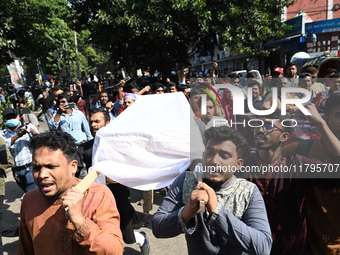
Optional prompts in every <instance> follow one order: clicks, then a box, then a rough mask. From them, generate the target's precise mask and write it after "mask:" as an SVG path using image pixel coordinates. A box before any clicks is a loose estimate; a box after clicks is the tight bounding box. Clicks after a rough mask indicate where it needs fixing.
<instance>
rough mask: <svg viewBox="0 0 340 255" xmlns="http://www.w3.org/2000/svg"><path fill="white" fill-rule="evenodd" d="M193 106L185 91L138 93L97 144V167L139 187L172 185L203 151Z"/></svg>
mask: <svg viewBox="0 0 340 255" xmlns="http://www.w3.org/2000/svg"><path fill="white" fill-rule="evenodd" d="M192 114H193V113H192V110H191V108H190V105H189V103H188V101H187V99H186V98H185V96H184V95H183V93H182V92H177V93H167V94H161V95H145V96H139V97H138V98H137V100H136V102H135V103H134V104H132V105H131V106H130V107H129V108H127V109H126V110H125V111H124V112H123V113H122V114H120V115H119V116H118V117H117V118H116V119H115V120H113V121H112V122H111V123H110V124H109V125H107V126H105V127H103V128H101V129H100V130H99V131H98V132H97V134H96V137H95V141H94V145H93V157H92V162H93V166H92V167H91V168H90V171H91V170H97V171H99V172H100V173H101V174H100V175H99V177H98V178H97V180H96V182H97V183H103V184H104V183H105V176H104V175H106V176H108V177H109V178H110V179H112V180H114V181H116V182H119V183H121V184H123V185H126V186H128V187H131V188H135V189H139V190H150V189H159V188H162V187H165V186H167V185H170V184H171V183H172V182H173V181H174V179H175V178H176V177H177V176H178V175H179V174H180V173H182V172H184V171H185V170H186V169H188V167H189V166H190V163H191V160H192V159H195V158H200V157H201V156H202V152H203V150H204V146H203V143H202V139H201V135H200V133H199V130H198V127H197V125H196V123H195V121H194V119H193V115H192Z"/></svg>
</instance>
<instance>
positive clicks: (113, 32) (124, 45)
mask: <svg viewBox="0 0 340 255" xmlns="http://www.w3.org/2000/svg"><path fill="white" fill-rule="evenodd" d="M70 3H71V5H72V7H73V9H74V10H75V12H76V13H77V15H78V20H79V21H81V22H87V23H88V25H89V28H90V30H91V32H92V39H93V42H94V43H95V44H97V45H98V46H100V47H101V48H102V49H104V50H106V51H109V52H110V53H111V54H112V58H114V59H115V60H116V61H120V63H123V64H124V65H125V66H128V65H132V67H134V68H139V67H144V68H146V67H157V68H159V69H161V70H163V71H166V72H168V71H169V69H170V67H173V66H175V64H176V63H183V64H185V63H187V60H188V49H190V48H192V50H193V51H194V52H196V53H201V54H202V55H209V54H211V53H212V51H213V49H214V48H215V46H218V47H219V48H220V49H222V48H226V47H231V48H233V49H234V50H236V51H238V52H248V53H251V54H257V53H264V50H263V48H262V41H263V40H265V39H266V38H268V37H273V36H281V35H282V34H283V33H284V31H285V29H286V27H285V25H284V24H283V23H281V20H280V14H281V12H282V10H283V7H284V6H288V5H290V4H291V3H292V2H291V1H289V0H264V1H262V0H261V1H260V0H255V1H253V0H252V1H250V0H244V1H239V0H229V1H222V0H143V1H140V0H113V1H105V0H101V1H98V0H87V1H80V0H70Z"/></svg>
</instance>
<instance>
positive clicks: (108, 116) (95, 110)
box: [90, 108, 110, 122]
mask: <svg viewBox="0 0 340 255" xmlns="http://www.w3.org/2000/svg"><path fill="white" fill-rule="evenodd" d="M98 112H102V113H103V114H104V120H105V122H108V121H110V115H109V113H108V112H107V111H106V110H105V109H103V108H95V109H93V110H91V112H90V117H91V116H92V115H93V114H95V113H98Z"/></svg>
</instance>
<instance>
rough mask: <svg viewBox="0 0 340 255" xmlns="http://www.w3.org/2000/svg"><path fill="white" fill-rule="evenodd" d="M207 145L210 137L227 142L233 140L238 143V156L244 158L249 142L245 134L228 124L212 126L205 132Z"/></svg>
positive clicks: (205, 143)
mask: <svg viewBox="0 0 340 255" xmlns="http://www.w3.org/2000/svg"><path fill="white" fill-rule="evenodd" d="M204 138H205V142H204V145H205V146H206V145H207V143H208V142H209V140H210V139H214V140H216V141H220V142H221V143H222V142H225V141H231V142H233V143H234V144H235V145H236V152H237V157H238V158H242V155H243V152H244V150H245V149H246V148H247V146H248V143H247V140H246V139H245V138H244V136H243V135H242V134H241V133H240V132H238V131H237V130H235V129H233V128H230V127H228V126H219V127H211V128H209V129H207V130H206V131H205V132H204Z"/></svg>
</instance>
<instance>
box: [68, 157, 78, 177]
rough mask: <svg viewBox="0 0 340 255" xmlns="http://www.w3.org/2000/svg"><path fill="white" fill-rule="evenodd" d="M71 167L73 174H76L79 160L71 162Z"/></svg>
mask: <svg viewBox="0 0 340 255" xmlns="http://www.w3.org/2000/svg"><path fill="white" fill-rule="evenodd" d="M69 167H70V169H71V172H72V174H73V175H75V174H76V172H77V169H78V161H77V160H72V161H71V162H70V164H69Z"/></svg>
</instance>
